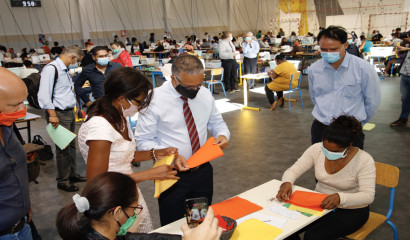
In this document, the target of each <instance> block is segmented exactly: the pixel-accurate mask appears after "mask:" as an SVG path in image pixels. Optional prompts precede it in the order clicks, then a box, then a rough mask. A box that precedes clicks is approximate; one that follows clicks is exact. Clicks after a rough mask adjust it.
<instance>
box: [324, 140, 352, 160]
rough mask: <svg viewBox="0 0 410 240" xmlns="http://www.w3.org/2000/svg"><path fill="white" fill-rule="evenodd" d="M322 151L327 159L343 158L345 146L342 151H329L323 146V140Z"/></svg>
mask: <svg viewBox="0 0 410 240" xmlns="http://www.w3.org/2000/svg"><path fill="white" fill-rule="evenodd" d="M322 151H323V154H325V157H326V158H327V160H330V161H334V160H338V159H341V158H344V157H346V155H347V148H346V149H345V150H344V151H343V152H331V151H329V150H327V149H326V148H325V147H324V146H323V142H322Z"/></svg>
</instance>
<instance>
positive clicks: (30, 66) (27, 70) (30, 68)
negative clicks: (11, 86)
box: [20, 60, 38, 79]
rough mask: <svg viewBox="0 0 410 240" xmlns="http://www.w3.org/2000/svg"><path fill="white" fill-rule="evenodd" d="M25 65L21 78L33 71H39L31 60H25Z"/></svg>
mask: <svg viewBox="0 0 410 240" xmlns="http://www.w3.org/2000/svg"><path fill="white" fill-rule="evenodd" d="M23 65H24V66H25V67H26V68H25V69H22V70H21V71H20V78H22V79H23V78H26V77H28V76H29V75H30V74H32V73H38V70H37V69H35V68H34V65H33V63H32V62H31V61H28V60H26V61H23Z"/></svg>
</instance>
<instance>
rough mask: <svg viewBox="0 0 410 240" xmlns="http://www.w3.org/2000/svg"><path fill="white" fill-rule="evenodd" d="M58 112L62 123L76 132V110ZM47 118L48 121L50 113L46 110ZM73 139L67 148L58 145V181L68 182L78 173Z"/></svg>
mask: <svg viewBox="0 0 410 240" xmlns="http://www.w3.org/2000/svg"><path fill="white" fill-rule="evenodd" d="M56 114H57V117H58V119H59V120H60V125H61V126H63V127H65V128H67V129H68V130H70V131H71V132H75V117H74V110H69V111H57V110H56ZM46 119H47V123H48V119H49V115H48V113H47V111H46ZM75 142H76V141H75V140H73V141H72V142H71V143H70V144H69V145H68V146H67V147H66V148H65V149H63V150H62V149H60V148H59V147H58V146H57V145H56V163H57V181H58V182H68V181H69V180H68V179H69V178H70V177H72V176H75V175H77V173H76V168H77V154H76V147H75Z"/></svg>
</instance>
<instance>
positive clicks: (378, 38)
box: [372, 30, 383, 43]
mask: <svg viewBox="0 0 410 240" xmlns="http://www.w3.org/2000/svg"><path fill="white" fill-rule="evenodd" d="M382 39H383V35H381V34H380V31H379V30H375V34H374V36H373V37H372V42H373V43H376V42H380V41H381V40H382Z"/></svg>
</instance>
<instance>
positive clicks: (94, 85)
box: [74, 46, 121, 107]
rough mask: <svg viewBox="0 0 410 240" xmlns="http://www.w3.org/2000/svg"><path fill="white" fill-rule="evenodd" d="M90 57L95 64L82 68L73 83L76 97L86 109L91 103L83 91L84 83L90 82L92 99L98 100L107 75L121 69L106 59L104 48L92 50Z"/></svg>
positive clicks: (106, 50) (105, 48)
mask: <svg viewBox="0 0 410 240" xmlns="http://www.w3.org/2000/svg"><path fill="white" fill-rule="evenodd" d="M92 57H93V59H94V61H95V63H92V64H89V65H87V66H86V67H84V68H83V71H82V72H81V74H80V75H79V76H78V77H77V79H75V81H74V90H75V93H76V94H77V96H79V97H80V98H81V100H82V101H83V102H84V103H85V105H86V106H87V107H89V106H91V104H92V103H93V102H92V100H90V97H89V96H88V94H87V93H86V91H85V90H84V89H83V85H84V83H85V81H87V80H88V81H89V82H90V86H91V91H92V97H93V98H94V99H98V98H100V97H102V95H103V94H104V80H105V78H106V77H107V75H108V74H109V73H110V72H111V71H112V70H114V69H116V68H119V67H121V64H119V63H115V62H110V60H109V59H108V49H107V47H104V46H97V47H95V48H93V50H92Z"/></svg>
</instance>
